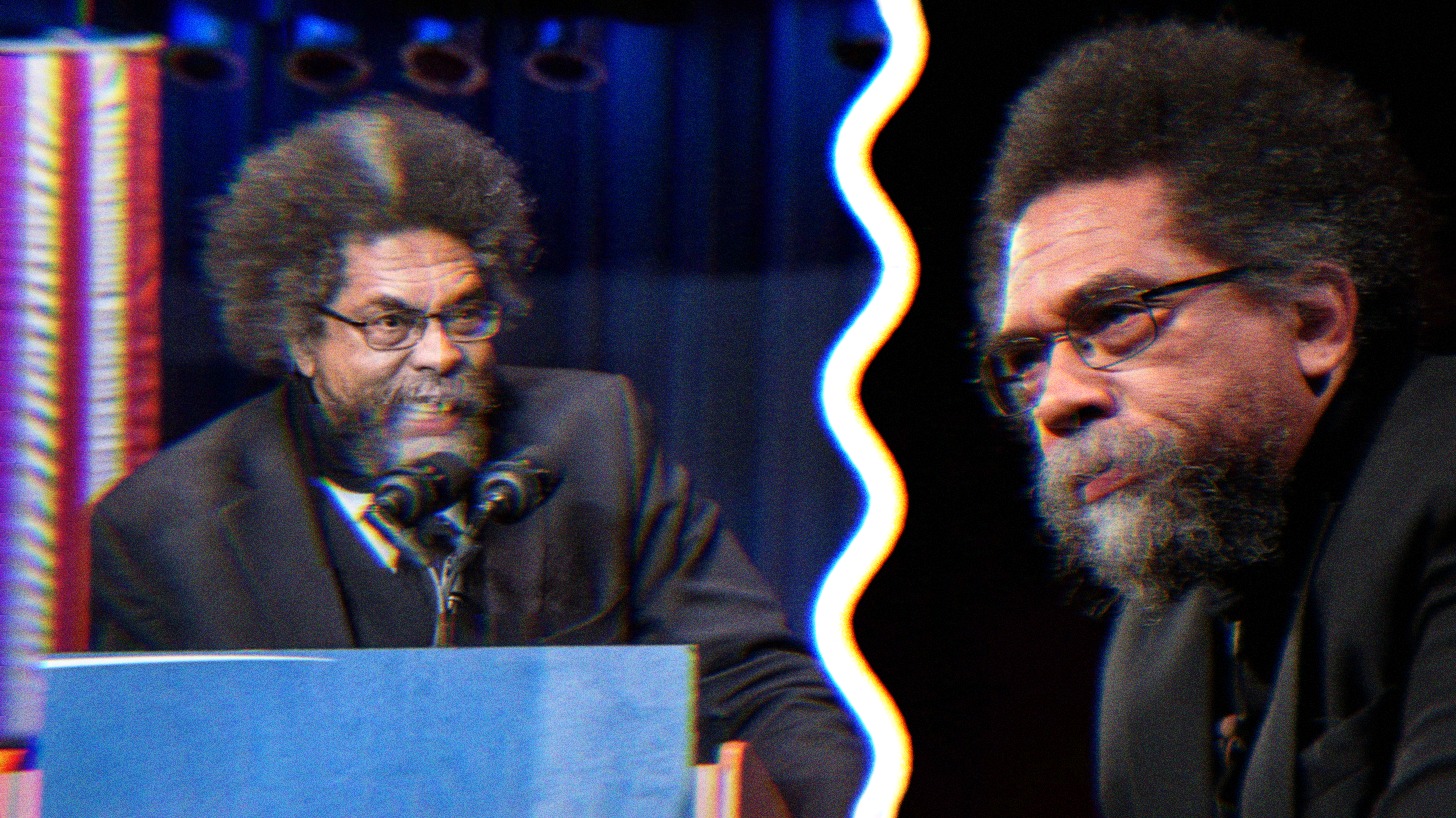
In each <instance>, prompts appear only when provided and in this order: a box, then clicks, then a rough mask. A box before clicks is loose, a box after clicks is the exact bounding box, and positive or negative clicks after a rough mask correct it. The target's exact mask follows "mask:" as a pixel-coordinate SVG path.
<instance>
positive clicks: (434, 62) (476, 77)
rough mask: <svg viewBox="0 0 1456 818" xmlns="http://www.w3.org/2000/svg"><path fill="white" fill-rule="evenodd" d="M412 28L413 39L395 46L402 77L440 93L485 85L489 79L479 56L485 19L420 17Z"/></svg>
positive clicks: (468, 90)
mask: <svg viewBox="0 0 1456 818" xmlns="http://www.w3.org/2000/svg"><path fill="white" fill-rule="evenodd" d="M412 28H413V29H414V32H413V33H414V39H413V40H411V41H410V42H409V43H408V44H406V45H405V46H404V47H403V48H401V49H400V50H399V61H400V63H402V64H403V65H404V69H405V70H404V77H405V79H407V80H409V81H410V82H411V83H413V84H414V85H415V86H416V87H418V88H420V89H422V90H425V91H428V92H430V93H432V94H440V95H442V96H458V97H463V96H467V95H469V94H473V93H475V92H476V91H479V90H480V89H482V88H484V87H485V83H486V82H487V81H488V80H489V79H490V70H489V69H488V68H486V65H485V61H484V60H482V59H481V56H480V55H481V49H482V45H481V44H482V39H483V34H484V32H485V21H483V20H478V19H477V20H473V21H471V22H469V23H465V24H456V23H451V22H449V21H448V20H442V19H439V18H436V17H421V18H419V19H418V20H416V21H415V22H414V25H413V26H412Z"/></svg>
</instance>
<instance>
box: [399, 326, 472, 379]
mask: <svg viewBox="0 0 1456 818" xmlns="http://www.w3.org/2000/svg"><path fill="white" fill-rule="evenodd" d="M464 357H465V352H464V351H463V350H461V349H460V345H459V344H458V343H456V342H455V341H452V340H450V336H448V335H446V334H445V327H444V325H442V324H441V323H440V319H438V318H428V319H426V320H425V328H424V330H423V334H421V335H420V340H419V341H417V342H416V343H415V345H414V346H413V347H411V348H410V365H411V366H413V367H414V368H416V369H428V370H431V371H433V372H435V373H436V374H439V375H448V374H450V373H451V372H453V371H454V370H455V367H457V366H459V365H460V361H461V360H463V359H464Z"/></svg>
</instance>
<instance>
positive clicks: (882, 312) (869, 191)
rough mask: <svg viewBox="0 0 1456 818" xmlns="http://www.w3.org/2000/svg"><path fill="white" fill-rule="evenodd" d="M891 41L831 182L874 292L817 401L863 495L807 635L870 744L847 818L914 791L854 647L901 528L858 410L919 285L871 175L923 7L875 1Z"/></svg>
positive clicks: (893, 477)
mask: <svg viewBox="0 0 1456 818" xmlns="http://www.w3.org/2000/svg"><path fill="white" fill-rule="evenodd" d="M876 2H877V5H878V7H879V11H880V15H881V17H882V18H883V19H884V21H885V26H886V28H887V29H888V30H889V34H890V36H889V48H888V51H887V54H886V57H885V60H884V62H883V63H882V64H881V65H880V68H879V71H878V72H876V74H875V75H874V77H872V78H871V80H870V81H869V83H868V84H867V85H866V86H865V89H864V91H863V92H861V93H860V95H859V97H858V98H857V99H856V100H855V101H854V103H853V104H852V105H851V106H850V108H849V110H848V112H847V113H846V114H845V116H844V119H843V120H842V121H841V122H840V126H839V129H838V131H837V133H836V134H835V139H834V149H833V150H834V153H833V166H834V176H835V180H836V183H837V184H838V185H839V189H840V193H841V195H842V196H843V197H844V200H845V203H846V205H847V206H848V207H849V210H850V213H851V214H852V215H853V216H854V218H855V219H856V220H858V221H859V223H860V224H861V225H862V226H863V228H864V230H865V233H866V234H867V235H868V236H869V239H870V242H871V243H872V244H873V245H874V247H875V251H876V253H877V254H878V255H879V259H880V265H881V270H880V277H879V281H878V283H877V285H876V287H875V289H874V291H873V292H872V293H871V294H870V297H869V299H868V300H867V301H866V303H865V305H864V307H863V308H862V309H861V310H860V312H859V314H858V315H856V316H855V317H854V319H853V320H852V321H851V322H850V323H849V325H848V327H846V328H845V330H844V332H843V334H842V335H840V337H839V340H838V342H836V344H835V345H834V347H833V348H832V349H831V350H830V352H829V354H828V357H827V358H826V360H825V363H824V369H823V374H822V377H821V381H820V392H819V401H820V405H821V406H822V407H823V411H824V417H825V421H826V423H827V424H828V426H829V431H830V433H831V434H832V435H833V436H834V438H835V441H836V442H837V443H838V444H839V446H840V448H841V449H842V450H843V451H844V454H845V457H846V458H847V459H848V460H849V462H850V465H851V466H852V467H853V468H854V470H855V471H856V473H857V474H858V475H859V478H860V481H861V482H862V484H863V485H864V487H865V493H866V503H865V513H864V517H863V519H862V520H861V522H860V526H859V528H858V529H857V530H856V531H855V532H854V534H852V535H851V536H850V538H849V542H848V544H847V545H846V546H845V548H844V551H843V553H841V554H840V555H839V558H838V559H837V560H835V562H834V564H833V565H832V566H831V567H830V569H829V572H828V574H827V575H826V576H825V578H824V582H823V584H822V585H821V586H820V589H819V595H818V597H817V598H816V600H815V603H814V613H813V636H814V643H815V646H816V648H817V650H818V652H819V656H820V658H821V659H822V661H823V662H824V666H825V669H826V670H827V671H828V674H829V677H830V680H831V681H833V683H834V684H835V686H837V687H838V688H839V691H840V693H841V694H842V695H843V696H844V698H845V701H846V702H847V703H848V705H849V707H850V709H851V710H853V711H854V713H855V715H856V716H857V717H858V718H859V720H860V723H861V724H862V725H863V726H864V730H865V733H866V734H867V736H868V738H869V743H870V752H871V765H870V774H869V777H868V779H867V780H866V782H865V786H864V790H863V791H862V792H861V793H860V797H859V800H858V801H857V802H856V804H855V808H854V813H853V814H854V818H890V816H893V815H895V813H896V812H897V811H898V810H899V806H900V801H901V799H903V798H904V795H905V789H906V787H907V785H908V784H909V780H910V737H909V735H908V733H907V732H906V730H905V721H904V719H903V718H902V717H901V715H900V711H899V709H898V708H897V707H896V706H895V702H894V700H893V699H891V698H890V695H889V693H888V692H887V691H886V690H885V688H884V686H883V685H882V684H881V683H880V681H879V679H878V678H877V677H876V676H875V675H874V672H873V671H871V669H870V667H869V665H868V663H867V662H865V659H864V655H863V654H862V653H861V652H860V650H859V647H858V645H857V644H856V642H855V639H854V631H853V615H854V608H855V605H856V604H857V603H858V601H859V598H860V595H861V594H862V593H863V592H864V589H865V586H866V585H868V584H869V581H870V578H871V577H873V576H874V574H875V572H876V571H878V570H879V568H880V566H881V565H883V564H884V562H885V559H886V558H887V557H888V556H889V554H890V551H891V549H893V548H894V546H895V541H896V540H897V539H898V538H899V536H900V532H901V531H902V529H903V528H904V523H905V502H906V500H905V481H904V478H903V476H902V475H901V472H900V469H899V466H898V465H897V464H896V463H895V460H894V458H893V457H892V456H891V454H890V452H889V450H888V449H887V448H886V447H885V444H884V441H883V440H882V439H881V438H880V436H879V435H878V433H876V432H875V429H874V427H873V426H872V425H871V424H870V421H869V418H868V417H867V416H866V415H865V411H864V405H863V404H862V403H861V402H860V399H859V391H860V384H861V381H862V380H863V377H864V372H865V369H866V367H868V366H869V363H870V360H871V359H872V358H873V357H874V356H875V354H876V353H877V352H878V351H879V350H880V348H881V347H882V346H884V344H885V341H886V339H888V338H889V336H890V333H891V332H893V331H894V329H895V327H896V326H898V325H899V323H900V320H901V319H902V318H904V316H905V312H906V310H908V309H909V307H910V301H911V299H912V298H913V296H914V294H915V288H916V284H917V282H918V280H919V276H920V259H919V254H918V252H917V250H916V247H915V241H914V239H913V238H912V237H911V235H910V230H909V228H908V227H907V226H906V225H905V222H904V220H903V219H902V218H901V217H900V214H899V212H898V211H896V210H895V208H894V205H893V204H891V202H890V200H889V197H888V196H886V195H885V191H884V189H883V188H882V187H881V186H880V184H879V181H878V180H877V179H876V178H875V175H874V171H873V169H872V167H871V165H870V149H871V148H872V146H873V145H874V141H875V138H876V137H877V136H878V135H879V132H880V130H881V129H882V128H883V127H884V124H885V122H886V121H887V120H889V118H890V115H891V114H893V113H894V112H895V110H896V109H898V108H899V107H900V104H901V103H902V102H904V100H905V97H906V96H908V95H909V93H910V90H911V89H912V88H914V87H915V83H916V82H917V81H918V80H919V78H920V74H921V72H922V71H923V70H924V68H925V59H926V53H927V50H928V48H929V40H930V37H929V33H928V32H927V30H926V26H925V17H924V14H923V13H922V10H921V8H920V3H919V2H918V0H876Z"/></svg>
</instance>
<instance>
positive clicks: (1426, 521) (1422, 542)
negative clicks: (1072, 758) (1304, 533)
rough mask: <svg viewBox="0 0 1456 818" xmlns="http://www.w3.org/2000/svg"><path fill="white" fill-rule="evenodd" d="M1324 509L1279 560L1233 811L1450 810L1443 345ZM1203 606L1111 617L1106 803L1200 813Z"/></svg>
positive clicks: (1165, 816) (1454, 670)
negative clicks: (1255, 724)
mask: <svg viewBox="0 0 1456 818" xmlns="http://www.w3.org/2000/svg"><path fill="white" fill-rule="evenodd" d="M1325 443H1326V445H1328V444H1329V443H1330V441H1328V440H1327V441H1326V442H1325ZM1334 445H1345V446H1352V445H1359V444H1358V443H1357V442H1356V441H1355V440H1354V439H1352V438H1349V437H1346V438H1344V439H1341V440H1336V441H1334ZM1306 456H1308V453H1307V454H1306ZM1328 513H1329V519H1330V521H1331V522H1330V524H1329V526H1328V528H1327V529H1325V530H1326V531H1327V533H1326V534H1325V535H1324V536H1322V537H1320V538H1319V540H1318V542H1316V543H1313V544H1312V545H1313V547H1311V548H1310V549H1308V553H1309V554H1310V560H1312V562H1310V563H1309V564H1307V565H1305V566H1304V568H1303V570H1302V571H1296V572H1294V575H1295V576H1296V577H1298V581H1297V582H1296V583H1295V585H1296V587H1295V588H1293V589H1292V593H1293V594H1294V595H1295V596H1294V599H1295V602H1294V614H1293V615H1292V616H1291V617H1290V620H1289V621H1288V623H1287V632H1286V635H1285V636H1284V638H1283V650H1282V655H1281V658H1280V659H1279V661H1278V667H1277V670H1276V673H1275V677H1274V680H1273V683H1272V688H1271V692H1270V696H1269V708H1268V712H1267V715H1266V717H1265V719H1264V721H1263V724H1262V725H1261V727H1260V728H1259V730H1258V732H1257V734H1256V736H1255V739H1254V742H1253V744H1252V746H1251V748H1250V755H1249V762H1248V768H1247V772H1246V774H1245V779H1244V786H1243V789H1242V792H1241V796H1240V801H1239V814H1240V815H1241V816H1242V818H1292V816H1308V818H1337V817H1338V818H1352V817H1353V816H1366V815H1379V816H1451V815H1456V359H1452V358H1437V359H1431V360H1428V361H1425V362H1423V363H1422V364H1421V365H1419V366H1418V367H1417V368H1416V369H1415V370H1414V371H1413V373H1412V374H1411V376H1410V377H1409V378H1408V379H1407V380H1406V382H1405V384H1404V386H1403V387H1402V388H1401V389H1400V391H1399V392H1398V394H1397V395H1396V397H1395V398H1394V400H1393V402H1392V403H1391V404H1390V406H1389V409H1388V411H1387V412H1386V413H1385V415H1384V419H1383V422H1381V423H1380V424H1379V426H1378V432H1377V433H1376V434H1375V436H1374V440H1373V442H1372V443H1371V444H1370V446H1369V448H1368V450H1367V452H1366V453H1365V455H1364V457H1363V460H1362V461H1360V463H1359V465H1358V467H1357V468H1356V470H1355V473H1354V476H1353V481H1352V482H1351V483H1350V484H1349V489H1348V492H1347V493H1346V494H1345V496H1344V497H1343V498H1341V499H1338V500H1336V501H1334V502H1333V503H1331V504H1330V506H1329V508H1328ZM1210 607H1211V594H1210V593H1209V592H1208V591H1207V590H1205V589H1199V590H1195V591H1194V592H1192V593H1190V594H1188V595H1186V596H1185V597H1184V598H1183V599H1181V600H1180V601H1179V602H1177V603H1175V605H1174V606H1173V607H1172V608H1171V609H1169V610H1164V611H1162V612H1160V613H1156V614H1155V613H1152V612H1149V611H1147V610H1143V609H1139V608H1133V607H1129V608H1127V609H1125V610H1123V611H1122V612H1121V613H1120V615H1119V617H1118V621H1117V623H1116V626H1115V629H1114V632H1113V636H1112V640H1111V643H1110V645H1109V647H1108V651H1107V655H1106V660H1105V666H1104V670H1103V687H1102V695H1101V707H1100V714H1099V730H1098V733H1099V735H1098V744H1099V747H1098V766H1099V785H1100V791H1101V800H1102V805H1103V809H1104V811H1105V813H1106V814H1107V815H1108V816H1109V818H1124V816H1139V817H1145V818H1183V817H1184V816H1187V817H1188V818H1193V817H1194V816H1197V818H1212V816H1214V814H1215V807H1214V801H1213V795H1212V793H1213V787H1214V783H1213V778H1214V766H1215V759H1214V756H1213V753H1214V743H1213V724H1214V720H1215V716H1214V713H1213V711H1212V706H1213V705H1212V702H1213V700H1214V697H1213V692H1212V689H1211V685H1213V684H1215V683H1216V680H1215V679H1214V678H1213V659H1212V657H1213V655H1214V651H1215V649H1218V648H1217V646H1216V644H1215V640H1216V639H1222V638H1223V636H1222V633H1221V629H1220V628H1219V627H1217V626H1216V624H1215V620H1214V617H1213V615H1211V614H1210V612H1209V611H1210Z"/></svg>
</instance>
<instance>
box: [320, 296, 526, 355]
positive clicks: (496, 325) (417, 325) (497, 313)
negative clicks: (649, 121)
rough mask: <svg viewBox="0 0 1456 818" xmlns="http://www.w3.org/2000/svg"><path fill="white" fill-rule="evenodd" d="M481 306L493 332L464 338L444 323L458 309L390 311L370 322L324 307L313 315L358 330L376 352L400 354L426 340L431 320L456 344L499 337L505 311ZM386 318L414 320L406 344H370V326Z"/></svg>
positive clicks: (492, 305)
mask: <svg viewBox="0 0 1456 818" xmlns="http://www.w3.org/2000/svg"><path fill="white" fill-rule="evenodd" d="M479 306H480V309H481V310H482V311H483V312H493V313H494V316H493V318H492V319H491V320H488V321H486V322H485V324H487V325H489V326H490V331H489V332H486V333H484V334H481V335H470V336H461V335H459V334H458V333H452V332H450V328H449V326H448V325H447V324H446V322H445V321H444V317H445V316H446V315H448V314H450V313H452V312H457V311H459V310H460V309H461V307H459V306H455V307H450V308H448V309H444V310H439V311H436V312H420V311H419V310H408V309H400V310H389V311H387V312H383V313H380V314H379V315H377V316H375V317H374V318H371V319H369V320H368V321H360V320H358V319H355V318H350V317H348V316H347V315H340V314H339V313H337V312H334V311H333V310H331V309H329V308H328V307H324V306H318V305H315V306H314V311H315V312H317V313H318V314H319V315H323V316H326V317H328V318H332V319H334V320H335V321H339V322H341V323H344V324H348V325H349V326H351V327H353V328H354V329H357V330H359V334H360V335H361V336H362V337H363V338H364V344H365V345H366V346H368V347H369V348H370V349H372V350H374V351H375V352H399V351H400V350H405V349H409V348H410V347H412V346H414V345H415V344H418V343H419V342H420V339H421V338H423V337H425V330H426V328H428V327H429V325H430V319H431V318H433V319H435V320H436V321H439V322H440V329H441V331H443V332H444V333H445V337H446V338H449V339H450V340H452V341H454V342H456V343H461V344H465V343H471V342H474V341H486V340H489V339H491V338H494V337H495V336H497V335H499V334H500V331H501V327H502V326H503V325H504V323H505V308H504V307H502V306H501V305H500V304H498V303H496V302H495V301H482V302H480V305H479ZM385 316H397V317H404V316H409V317H411V318H412V319H413V320H412V325H411V327H410V328H409V329H408V330H406V331H405V336H404V337H405V339H406V340H405V342H402V343H399V344H395V345H393V346H375V345H374V344H373V343H371V342H370V340H369V325H370V324H372V323H374V322H375V321H378V320H379V319H381V318H384V317H385Z"/></svg>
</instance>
